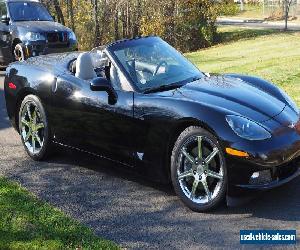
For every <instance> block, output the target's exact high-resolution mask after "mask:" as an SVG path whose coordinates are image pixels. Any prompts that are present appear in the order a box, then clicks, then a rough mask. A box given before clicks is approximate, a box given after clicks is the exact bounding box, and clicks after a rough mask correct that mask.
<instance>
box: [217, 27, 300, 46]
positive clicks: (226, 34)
mask: <svg viewBox="0 0 300 250" xmlns="http://www.w3.org/2000/svg"><path fill="white" fill-rule="evenodd" d="M222 27H224V26H222ZM282 32H283V31H282V30H278V29H251V28H240V27H237V28H236V29H232V30H228V31H226V30H225V31H222V30H221V31H219V32H218V34H217V37H216V40H215V44H219V43H229V42H235V41H239V40H244V39H251V38H256V37H261V36H267V35H272V34H279V33H282ZM295 32H297V31H287V32H285V33H295Z"/></svg>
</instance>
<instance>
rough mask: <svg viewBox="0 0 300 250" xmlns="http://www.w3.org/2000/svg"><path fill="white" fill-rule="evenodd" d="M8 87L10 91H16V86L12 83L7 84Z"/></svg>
mask: <svg viewBox="0 0 300 250" xmlns="http://www.w3.org/2000/svg"><path fill="white" fill-rule="evenodd" d="M8 87H9V88H10V89H17V86H16V85H15V84H13V83H12V82H9V83H8Z"/></svg>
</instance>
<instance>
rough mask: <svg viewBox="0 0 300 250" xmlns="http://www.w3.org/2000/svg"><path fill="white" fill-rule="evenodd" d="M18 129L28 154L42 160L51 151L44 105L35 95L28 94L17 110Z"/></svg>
mask: <svg viewBox="0 0 300 250" xmlns="http://www.w3.org/2000/svg"><path fill="white" fill-rule="evenodd" d="M19 130H20V135H21V139H22V142H23V145H24V147H25V150H26V152H27V153H28V155H29V156H30V157H31V158H33V159H34V160H42V159H44V158H45V157H47V156H48V155H49V154H50V152H51V148H52V145H51V140H50V131H49V126H48V120H47V116H46V112H45V110H44V107H43V105H42V103H41V101H40V99H39V98H38V97H37V96H34V95H28V96H26V97H25V99H24V100H23V102H22V104H21V106H20V111H19Z"/></svg>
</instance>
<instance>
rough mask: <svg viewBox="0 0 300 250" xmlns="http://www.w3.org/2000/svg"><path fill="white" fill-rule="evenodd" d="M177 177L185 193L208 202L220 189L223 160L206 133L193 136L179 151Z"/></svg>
mask: <svg viewBox="0 0 300 250" xmlns="http://www.w3.org/2000/svg"><path fill="white" fill-rule="evenodd" d="M178 163H179V164H178V168H177V180H178V182H179V185H180V187H181V190H182V191H183V193H184V195H185V196H186V197H187V198H188V199H190V200H191V201H192V202H194V203H197V204H201V205H205V204H207V203H209V202H211V201H213V200H214V199H215V198H216V197H217V196H218V195H219V193H220V192H221V187H222V184H223V181H224V162H223V160H222V157H221V152H220V151H219V149H218V147H217V146H216V145H215V144H214V142H212V141H211V140H210V139H209V138H207V137H205V136H192V137H190V138H189V139H187V140H186V142H185V143H184V144H183V146H182V147H181V150H180V153H179V161H178Z"/></svg>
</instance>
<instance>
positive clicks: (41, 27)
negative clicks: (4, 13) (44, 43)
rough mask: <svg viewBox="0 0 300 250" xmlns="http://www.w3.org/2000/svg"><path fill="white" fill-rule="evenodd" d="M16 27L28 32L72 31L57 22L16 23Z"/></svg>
mask: <svg viewBox="0 0 300 250" xmlns="http://www.w3.org/2000/svg"><path fill="white" fill-rule="evenodd" d="M15 26H16V27H18V28H19V29H22V30H26V31H27V32H29V31H30V32H40V33H42V32H60V31H71V30H70V29H69V28H67V27H65V26H63V25H61V24H60V23H57V22H51V21H25V22H15Z"/></svg>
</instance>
